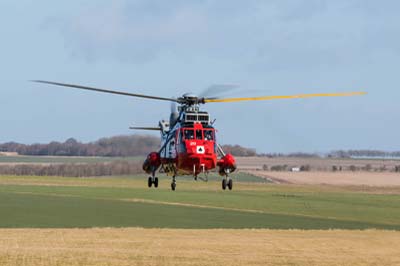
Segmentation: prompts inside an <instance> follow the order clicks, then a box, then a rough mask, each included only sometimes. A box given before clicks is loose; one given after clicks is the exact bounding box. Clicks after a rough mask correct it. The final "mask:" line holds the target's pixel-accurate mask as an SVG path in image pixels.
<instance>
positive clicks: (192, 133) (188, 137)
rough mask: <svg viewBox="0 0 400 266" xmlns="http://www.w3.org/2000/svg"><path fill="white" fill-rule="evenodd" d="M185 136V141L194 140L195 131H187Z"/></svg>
mask: <svg viewBox="0 0 400 266" xmlns="http://www.w3.org/2000/svg"><path fill="white" fill-rule="evenodd" d="M183 134H184V135H185V139H194V130H193V129H185V130H184V133H183Z"/></svg>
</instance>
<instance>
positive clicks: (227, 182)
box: [222, 169, 233, 190]
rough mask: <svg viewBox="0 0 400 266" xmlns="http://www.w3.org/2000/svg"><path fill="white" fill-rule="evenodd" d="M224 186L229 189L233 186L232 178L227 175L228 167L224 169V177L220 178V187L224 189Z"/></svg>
mask: <svg viewBox="0 0 400 266" xmlns="http://www.w3.org/2000/svg"><path fill="white" fill-rule="evenodd" d="M226 187H228V188H229V190H232V188H233V180H232V178H230V177H229V169H226V170H225V177H224V179H222V189H223V190H225V189H226Z"/></svg>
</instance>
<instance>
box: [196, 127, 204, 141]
mask: <svg viewBox="0 0 400 266" xmlns="http://www.w3.org/2000/svg"><path fill="white" fill-rule="evenodd" d="M196 139H197V140H202V139H203V130H201V129H197V130H196Z"/></svg>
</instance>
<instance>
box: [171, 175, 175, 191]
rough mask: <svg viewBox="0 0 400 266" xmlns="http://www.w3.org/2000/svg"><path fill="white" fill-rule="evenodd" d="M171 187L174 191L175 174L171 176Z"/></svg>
mask: <svg viewBox="0 0 400 266" xmlns="http://www.w3.org/2000/svg"><path fill="white" fill-rule="evenodd" d="M171 189H172V190H173V191H175V189H176V179H175V176H173V177H172V183H171Z"/></svg>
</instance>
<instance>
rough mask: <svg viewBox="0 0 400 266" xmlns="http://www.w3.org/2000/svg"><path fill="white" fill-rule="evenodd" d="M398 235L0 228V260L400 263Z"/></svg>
mask: <svg viewBox="0 0 400 266" xmlns="http://www.w3.org/2000/svg"><path fill="white" fill-rule="evenodd" d="M399 246H400V232H391V231H375V230H368V231H346V230H333V231H300V230H288V231H279V230H278V231H275V230H181V229H176V230H170V229H140V228H123V229H111V228H110V229H0V265H3V266H16V265H18V266H25V265H29V266H35V265H41V266H47V265H59V266H64V265H68V266H69V265H87V266H90V265H96V266H97V265H120V266H124V265H300V266H302V265H307V266H308V265H311V266H312V265H328V266H329V265H354V266H358V265H363V266H364V265H367V266H368V265H399V264H400V250H399V249H398V247H399Z"/></svg>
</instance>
